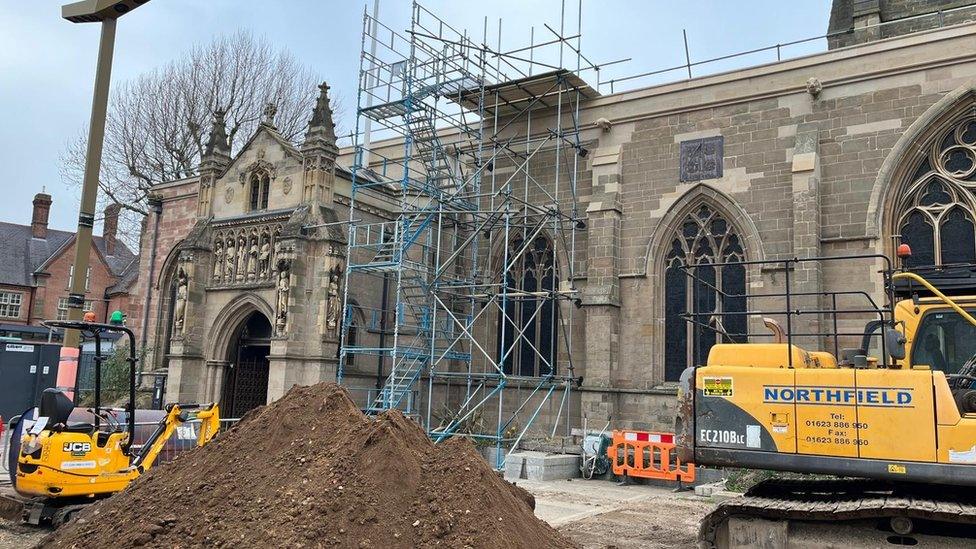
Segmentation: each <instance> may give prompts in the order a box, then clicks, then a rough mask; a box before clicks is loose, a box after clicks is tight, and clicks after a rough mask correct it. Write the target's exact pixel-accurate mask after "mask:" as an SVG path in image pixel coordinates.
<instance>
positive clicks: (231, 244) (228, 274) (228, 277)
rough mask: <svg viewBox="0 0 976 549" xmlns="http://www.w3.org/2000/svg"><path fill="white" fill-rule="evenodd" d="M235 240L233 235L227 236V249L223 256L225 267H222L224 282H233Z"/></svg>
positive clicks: (235, 256)
mask: <svg viewBox="0 0 976 549" xmlns="http://www.w3.org/2000/svg"><path fill="white" fill-rule="evenodd" d="M236 243H237V240H236V239H235V238H234V235H231V236H229V237H228V238H227V249H226V251H225V252H224V258H225V263H224V264H225V265H226V267H225V269H224V282H227V283H232V282H234V268H235V267H236V266H237V245H236Z"/></svg>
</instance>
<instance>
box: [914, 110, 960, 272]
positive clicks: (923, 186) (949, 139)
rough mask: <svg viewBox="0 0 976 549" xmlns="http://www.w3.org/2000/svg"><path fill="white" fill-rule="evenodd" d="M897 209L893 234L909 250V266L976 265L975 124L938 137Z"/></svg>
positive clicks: (956, 128) (916, 171) (956, 126)
mask: <svg viewBox="0 0 976 549" xmlns="http://www.w3.org/2000/svg"><path fill="white" fill-rule="evenodd" d="M907 189H908V191H907V192H906V193H905V195H904V196H903V197H901V199H900V200H901V201H900V203H899V205H898V210H897V211H899V212H900V217H899V218H898V223H897V231H898V232H899V233H900V234H901V240H902V242H905V243H907V244H908V245H909V246H911V248H912V256H911V257H910V258H908V259H907V260H906V261H905V264H906V266H908V267H922V266H928V265H952V264H959V263H973V262H976V215H974V212H976V196H974V194H973V191H974V190H976V120H974V119H973V118H972V117H969V118H967V119H965V120H962V121H961V122H959V123H957V124H956V125H955V126H954V127H953V128H952V129H951V130H948V131H947V132H946V133H945V135H941V136H939V139H938V140H937V141H936V142H935V144H934V145H933V146H932V147H930V148H929V150H928V152H927V153H926V155H925V157H924V158H923V159H922V160H921V161H920V162H919V165H918V168H917V169H915V171H914V172H913V174H912V177H911V179H910V180H909V185H908V187H907Z"/></svg>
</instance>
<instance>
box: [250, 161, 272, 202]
mask: <svg viewBox="0 0 976 549" xmlns="http://www.w3.org/2000/svg"><path fill="white" fill-rule="evenodd" d="M250 185H251V200H250V211H255V210H266V209H268V196H269V195H270V193H271V177H270V176H269V175H268V174H267V172H263V171H260V172H254V173H252V174H251V178H250Z"/></svg>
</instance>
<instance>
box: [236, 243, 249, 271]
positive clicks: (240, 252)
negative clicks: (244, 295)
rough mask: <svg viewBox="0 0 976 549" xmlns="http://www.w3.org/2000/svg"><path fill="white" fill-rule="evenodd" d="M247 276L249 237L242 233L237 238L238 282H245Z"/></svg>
mask: <svg viewBox="0 0 976 549" xmlns="http://www.w3.org/2000/svg"><path fill="white" fill-rule="evenodd" d="M246 276H247V236H245V235H244V233H243V232H242V233H241V234H240V236H238V237H237V277H236V280H237V281H238V282H243V281H244V279H245V278H246Z"/></svg>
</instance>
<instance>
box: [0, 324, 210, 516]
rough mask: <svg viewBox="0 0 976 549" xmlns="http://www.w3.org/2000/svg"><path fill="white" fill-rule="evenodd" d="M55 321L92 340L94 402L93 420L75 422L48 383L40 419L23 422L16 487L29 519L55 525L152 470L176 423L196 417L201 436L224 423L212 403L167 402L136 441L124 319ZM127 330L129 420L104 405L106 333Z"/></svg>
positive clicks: (203, 439) (69, 405)
mask: <svg viewBox="0 0 976 549" xmlns="http://www.w3.org/2000/svg"><path fill="white" fill-rule="evenodd" d="M46 324H47V325H48V326H51V327H58V328H73V329H76V330H81V331H82V332H84V333H86V334H88V335H90V336H91V337H93V338H94V340H95V391H94V393H95V405H94V407H93V408H92V409H91V410H90V412H91V416H92V417H93V422H92V423H72V422H70V421H69V420H68V416H69V415H70V414H71V412H72V410H73V409H74V403H73V402H72V401H71V399H69V398H68V397H67V396H66V395H65V394H64V393H63V392H61V391H60V390H58V389H53V388H52V389H45V390H44V392H43V393H42V395H41V402H40V406H39V407H38V410H37V415H36V418H35V419H33V420H32V421H30V422H25V423H24V424H23V426H22V429H23V435H22V438H21V440H20V453H19V455H18V459H17V472H16V476H15V477H14V488H15V490H16V491H17V493H19V494H20V495H21V496H25V497H29V498H31V500H30V501H29V502H27V504H26V505H25V506H24V520H25V521H26V522H29V523H31V524H39V523H41V522H48V521H49V522H51V523H53V524H54V525H55V526H57V525H60V524H63V523H65V522H67V521H68V520H70V519H71V517H72V515H73V514H74V513H76V512H77V511H79V510H80V509H82V508H83V507H84V506H85V505H88V504H90V503H92V502H93V501H94V500H96V499H98V498H101V497H105V496H109V495H112V494H114V493H116V492H118V491H120V490H122V489H124V488H125V487H126V486H128V485H129V483H130V482H132V481H133V480H134V479H135V478H137V477H138V476H139V475H141V474H142V473H144V472H145V471H147V470H149V469H150V468H151V467H152V466H153V465H154V463H155V461H156V458H157V457H159V453H160V451H161V450H162V449H163V446H164V445H165V444H166V442H167V440H169V438H170V437H171V436H172V435H173V433H174V432H175V431H176V429H177V427H178V426H180V425H183V424H186V423H187V422H195V423H196V422H199V425H198V426H197V429H198V435H197V439H196V443H197V445H198V446H203V445H204V444H206V443H207V442H209V441H210V440H211V439H212V438H213V437H214V435H216V434H217V431H218V429H219V427H220V415H219V411H218V408H217V406H216V405H215V404H206V405H198V404H170V405H167V406H166V416H165V417H164V418H163V419H162V420H160V422H159V424H158V426H157V427H156V430H155V431H154V432H153V434H152V435H151V436H150V437H149V439H148V440H147V441H146V442H145V443H144V444H142V445H141V447H137V446H135V445H134V444H133V440H134V435H135V428H136V425H135V413H134V410H135V396H136V377H135V369H136V361H137V359H136V357H135V339H134V337H133V334H132V331H131V330H129V329H128V328H126V327H125V326H122V325H116V324H100V323H95V322H71V321H65V322H62V321H58V322H54V321H49V322H47V323H46ZM104 332H123V333H125V334H126V335H127V336H128V339H129V357H128V362H129V403H128V410H127V420H126V425H125V426H122V425H120V424H119V422H118V421H117V420H115V419H114V417H115V416H114V414H113V413H112V411H111V410H109V409H107V408H103V407H102V406H101V401H100V400H101V396H100V393H101V386H100V380H101V363H102V360H103V357H102V356H101V335H102V334H103V333H104Z"/></svg>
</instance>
